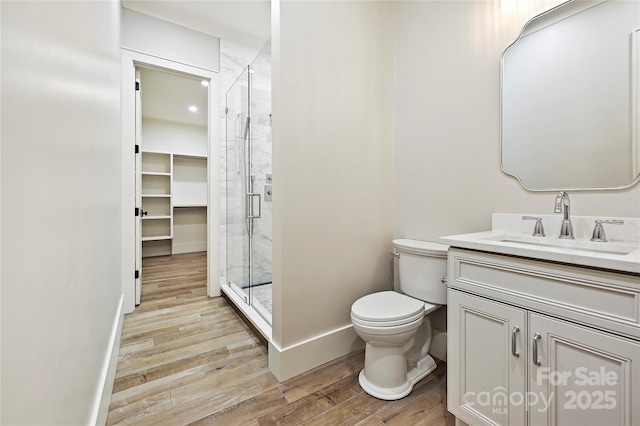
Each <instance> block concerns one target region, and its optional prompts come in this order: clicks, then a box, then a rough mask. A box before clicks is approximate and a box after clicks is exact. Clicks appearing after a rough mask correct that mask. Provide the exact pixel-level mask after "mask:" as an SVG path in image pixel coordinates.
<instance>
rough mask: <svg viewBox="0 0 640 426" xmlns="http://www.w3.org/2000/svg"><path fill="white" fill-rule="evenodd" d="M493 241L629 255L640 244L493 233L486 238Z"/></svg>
mask: <svg viewBox="0 0 640 426" xmlns="http://www.w3.org/2000/svg"><path fill="white" fill-rule="evenodd" d="M485 239H487V240H491V241H497V242H505V243H516V244H527V245H533V246H545V247H557V248H559V249H570V250H579V251H589V252H593V253H607V254H613V255H627V254H629V253H631V252H632V251H635V250H638V248H639V247H638V245H637V244H636V245H633V244H631V243H629V244H624V243H623V244H619V243H601V242H591V241H580V240H565V239H560V238H552V237H527V236H525V235H492V236H490V237H487V238H485Z"/></svg>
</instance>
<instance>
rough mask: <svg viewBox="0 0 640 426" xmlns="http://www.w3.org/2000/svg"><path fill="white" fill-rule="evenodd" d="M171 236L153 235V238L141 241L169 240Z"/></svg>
mask: <svg viewBox="0 0 640 426" xmlns="http://www.w3.org/2000/svg"><path fill="white" fill-rule="evenodd" d="M172 238H173V237H172V236H171V235H154V236H153V237H142V241H157V240H170V239H172Z"/></svg>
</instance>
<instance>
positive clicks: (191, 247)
mask: <svg viewBox="0 0 640 426" xmlns="http://www.w3.org/2000/svg"><path fill="white" fill-rule="evenodd" d="M199 251H207V242H206V241H197V242H193V243H176V242H175V241H174V243H173V248H172V249H171V253H172V254H180V253H195V252H199Z"/></svg>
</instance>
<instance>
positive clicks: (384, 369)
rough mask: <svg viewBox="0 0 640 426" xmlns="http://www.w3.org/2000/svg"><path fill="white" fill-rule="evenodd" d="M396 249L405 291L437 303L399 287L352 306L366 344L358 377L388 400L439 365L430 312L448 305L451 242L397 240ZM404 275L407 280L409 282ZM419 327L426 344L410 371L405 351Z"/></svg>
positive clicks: (371, 392)
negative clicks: (431, 352)
mask: <svg viewBox="0 0 640 426" xmlns="http://www.w3.org/2000/svg"><path fill="white" fill-rule="evenodd" d="M394 247H395V248H396V250H397V252H396V257H398V256H399V262H398V263H399V271H400V272H401V273H400V286H399V287H400V290H401V291H403V292H404V291H408V292H410V293H411V294H414V295H415V294H417V295H420V296H425V295H426V296H427V297H429V298H430V299H433V300H432V301H433V302H437V303H438V304H432V303H429V302H427V301H425V300H422V299H420V298H417V297H411V296H409V295H407V294H401V293H399V292H395V291H382V292H378V293H373V294H369V295H366V296H364V297H361V298H360V299H358V300H356V301H355V302H354V303H353V305H352V306H351V322H352V324H353V328H354V330H355V331H356V333H358V335H359V336H360V337H361V338H362V339H363V340H364V341H365V343H366V348H365V364H364V368H363V369H362V371H361V372H360V375H359V376H358V381H359V383H360V386H361V387H362V389H363V390H364V391H365V392H367V393H368V394H369V395H372V396H374V397H376V398H379V399H384V400H395V399H400V398H403V397H405V396H407V395H408V394H409V393H411V390H412V389H413V386H414V385H415V384H416V383H417V382H418V381H420V380H421V379H422V378H424V377H425V376H427V375H428V374H429V373H431V372H432V371H433V370H435V368H436V363H435V361H434V359H433V358H432V357H431V356H430V355H429V347H430V345H431V322H430V321H429V317H428V314H429V313H431V312H433V311H434V310H436V309H438V308H439V307H440V305H441V304H445V303H446V284H445V280H444V279H443V278H444V276H445V273H446V256H447V251H446V250H447V246H443V245H441V244H435V243H426V242H422V241H413V240H394ZM403 257H405V259H404V260H405V261H404V262H402V260H403ZM403 269H404V270H405V274H404V275H403V274H402V271H403ZM403 278H404V279H405V280H407V281H406V285H404V286H403V285H402V280H403ZM414 287H416V288H417V289H418V290H416V289H415V288H414ZM427 287H433V288H427ZM419 330H421V332H422V333H424V343H423V344H422V346H421V348H419V351H420V354H419V360H418V361H417V363H416V365H415V367H413V368H412V369H411V370H409V371H408V369H407V357H406V353H407V351H408V350H409V349H410V348H412V346H413V344H414V341H415V338H416V333H417V332H418V331H419Z"/></svg>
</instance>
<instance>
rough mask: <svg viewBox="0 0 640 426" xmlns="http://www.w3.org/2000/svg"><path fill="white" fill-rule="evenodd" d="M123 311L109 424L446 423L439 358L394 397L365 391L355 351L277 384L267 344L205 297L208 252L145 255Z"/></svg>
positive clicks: (221, 302) (220, 302)
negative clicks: (134, 292) (136, 293)
mask: <svg viewBox="0 0 640 426" xmlns="http://www.w3.org/2000/svg"><path fill="white" fill-rule="evenodd" d="M142 278H143V286H142V298H141V304H140V306H138V307H137V308H136V310H135V311H134V312H133V313H131V314H128V315H126V317H125V320H124V325H123V331H122V342H121V347H120V357H119V360H118V367H117V372H116V380H115V384H114V389H113V395H112V399H111V406H110V408H109V416H108V419H107V424H108V425H116V424H118V425H123V424H141V425H144V424H153V425H172V426H173V425H185V424H217V425H275V424H283V425H302V424H305V425H383V424H384V425H402V426H405V425H406V426H408V425H453V423H454V421H453V417H452V416H451V414H449V413H448V412H447V409H446V398H445V396H446V393H445V382H446V380H445V364H443V363H441V364H440V365H439V366H438V369H437V370H436V371H435V372H434V373H432V374H431V375H430V376H428V377H427V378H426V379H424V380H422V381H421V382H419V383H418V384H417V385H416V387H415V388H414V390H413V392H412V393H411V394H410V395H409V396H407V397H406V398H403V399H401V400H398V401H391V402H390V401H381V400H379V399H376V398H373V397H371V396H369V395H367V394H366V393H364V392H363V391H362V389H361V388H360V386H359V385H358V373H359V371H360V369H361V368H362V365H363V362H364V354H363V353H362V352H356V353H353V354H350V355H348V356H344V357H342V358H339V359H337V360H335V361H332V362H330V363H328V364H325V365H322V366H320V367H318V368H315V369H314V370H312V371H309V372H307V373H304V374H301V375H299V376H297V377H294V378H292V379H289V380H287V381H285V382H283V383H279V382H278V381H277V380H276V378H275V377H274V376H273V374H271V372H270V371H269V369H268V368H267V349H266V348H265V347H264V345H263V344H262V343H261V342H260V340H259V339H258V338H257V337H256V336H255V335H254V334H253V333H252V332H251V330H250V329H249V328H248V327H247V326H246V325H245V323H244V322H243V321H242V319H241V318H240V317H239V316H238V314H237V313H236V311H235V310H234V309H233V308H232V307H231V306H230V305H229V303H228V302H227V300H226V299H225V298H223V297H215V298H209V297H207V295H206V288H205V286H206V254H204V253H195V254H187V255H174V256H167V257H157V258H147V259H144V261H143V276H142Z"/></svg>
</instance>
